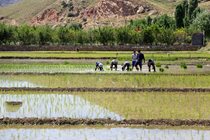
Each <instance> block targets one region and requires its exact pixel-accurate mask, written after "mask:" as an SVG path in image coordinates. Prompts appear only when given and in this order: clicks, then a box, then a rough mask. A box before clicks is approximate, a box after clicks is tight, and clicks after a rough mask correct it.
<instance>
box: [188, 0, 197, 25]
mask: <svg viewBox="0 0 210 140" xmlns="http://www.w3.org/2000/svg"><path fill="white" fill-rule="evenodd" d="M197 7H198V0H190V2H189V9H188V10H189V20H190V22H191V21H192V20H193V12H194V11H195V9H196V8H197Z"/></svg>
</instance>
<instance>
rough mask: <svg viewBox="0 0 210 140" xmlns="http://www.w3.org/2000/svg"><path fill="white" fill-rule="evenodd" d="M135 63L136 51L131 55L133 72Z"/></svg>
mask: <svg viewBox="0 0 210 140" xmlns="http://www.w3.org/2000/svg"><path fill="white" fill-rule="evenodd" d="M136 62H137V54H136V51H133V54H132V70H133V67H135V66H136ZM136 69H137V68H136Z"/></svg>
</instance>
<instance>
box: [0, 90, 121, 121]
mask: <svg viewBox="0 0 210 140" xmlns="http://www.w3.org/2000/svg"><path fill="white" fill-rule="evenodd" d="M7 102H21V103H22V104H21V105H20V106H19V105H11V104H8V103H7ZM0 112H1V113H0V118H6V117H8V118H25V117H26V118H59V117H65V118H83V119H95V118H111V119H113V120H120V119H123V118H122V117H121V116H120V115H118V114H116V113H114V112H111V111H109V110H107V109H106V108H103V107H100V106H98V105H96V104H93V103H91V102H89V101H87V100H85V99H83V98H81V97H79V96H76V95H71V94H62V93H61V94H49V93H48V94H45V93H43V94H30V93H29V94H1V95H0Z"/></svg>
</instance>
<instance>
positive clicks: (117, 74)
mask: <svg viewBox="0 0 210 140" xmlns="http://www.w3.org/2000/svg"><path fill="white" fill-rule="evenodd" d="M145 56H146V59H148V58H152V59H154V60H155V61H156V64H157V65H159V66H158V67H157V72H156V73H153V72H152V73H148V67H147V65H146V64H144V66H143V71H142V72H139V71H136V70H135V69H134V71H129V72H123V71H121V64H122V63H123V62H124V61H126V60H130V59H131V58H130V57H131V52H24V53H23V52H0V139H4V140H30V139H33V138H36V139H38V140H43V139H44V140H45V139H47V140H55V139H59V140H66V139H75V140H94V139H95V140H145V139H146V140H207V139H209V137H210V131H209V129H208V128H206V127H210V109H209V106H210V102H209V101H210V75H209V74H210V55H209V52H158V53H157V52H145ZM29 58H30V59H29ZM113 58H118V59H119V69H118V70H117V71H111V70H110V62H111V60H112V59H113ZM96 61H100V62H102V63H103V64H104V69H105V71H103V72H95V70H94V68H95V62H96ZM181 63H185V64H186V65H187V68H185V69H184V68H181ZM198 66H199V67H198ZM160 68H162V69H164V72H160ZM74 88H75V89H78V90H68V89H74ZM144 88H148V89H152V90H146V91H139V90H137V89H144ZM39 89H40V90H39ZM43 89H46V90H43ZM59 89H60V90H59ZM62 89H67V90H62ZM90 89H91V90H90ZM111 89H118V90H116V91H113V90H111ZM128 89H132V90H130V91H129V90H128ZM157 89H159V90H157ZM167 89H168V90H170V91H167ZM173 89H177V90H180V91H177V90H173ZM183 89H189V90H183ZM196 89H207V90H206V91H203V90H196ZM135 90H137V91H135ZM37 125H38V126H37ZM45 125H47V126H45ZM161 127H163V128H161ZM177 127H180V128H177ZM185 127H186V128H185ZM195 127H198V128H195Z"/></svg>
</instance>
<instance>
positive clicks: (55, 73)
mask: <svg viewBox="0 0 210 140" xmlns="http://www.w3.org/2000/svg"><path fill="white" fill-rule="evenodd" d="M78 74H79V75H87V74H88V75H145V76H147V75H157V76H158V75H164V76H210V74H209V73H153V72H151V73H140V72H120V73H119V72H116V73H109V72H107V73H106V72H105V73H104V72H84V73H81V72H69V73H68V72H52V73H50V72H40V73H39V72H0V75H78Z"/></svg>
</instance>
